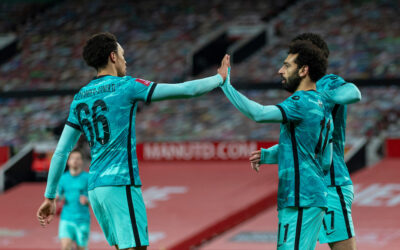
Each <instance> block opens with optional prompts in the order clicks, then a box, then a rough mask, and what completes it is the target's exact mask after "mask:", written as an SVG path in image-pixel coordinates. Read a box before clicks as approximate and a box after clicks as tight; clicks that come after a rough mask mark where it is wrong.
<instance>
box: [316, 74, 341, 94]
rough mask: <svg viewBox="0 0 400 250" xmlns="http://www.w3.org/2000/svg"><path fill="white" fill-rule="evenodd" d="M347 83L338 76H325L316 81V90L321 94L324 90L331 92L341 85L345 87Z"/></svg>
mask: <svg viewBox="0 0 400 250" xmlns="http://www.w3.org/2000/svg"><path fill="white" fill-rule="evenodd" d="M346 83H347V82H346V81H345V80H344V79H343V78H342V77H340V76H338V75H334V74H329V75H325V76H324V77H322V78H321V79H319V80H318V81H317V90H318V91H320V92H322V91H325V90H333V89H336V88H338V87H340V86H342V85H345V84H346Z"/></svg>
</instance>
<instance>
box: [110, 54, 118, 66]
mask: <svg viewBox="0 0 400 250" xmlns="http://www.w3.org/2000/svg"><path fill="white" fill-rule="evenodd" d="M110 60H111V62H113V63H115V62H116V61H117V53H116V52H114V51H113V52H111V53H110Z"/></svg>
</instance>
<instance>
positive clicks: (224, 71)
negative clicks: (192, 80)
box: [217, 54, 231, 82]
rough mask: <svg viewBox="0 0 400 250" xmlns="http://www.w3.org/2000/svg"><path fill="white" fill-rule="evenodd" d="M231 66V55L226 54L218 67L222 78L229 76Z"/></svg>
mask: <svg viewBox="0 0 400 250" xmlns="http://www.w3.org/2000/svg"><path fill="white" fill-rule="evenodd" d="M230 66H231V63H230V55H228V54H225V56H224V58H222V61H221V66H220V67H219V68H218V71H217V72H218V74H220V75H221V76H222V78H223V79H224V82H225V79H226V77H227V76H228V68H229V67H230Z"/></svg>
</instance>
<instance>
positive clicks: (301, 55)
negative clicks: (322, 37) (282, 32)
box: [288, 41, 328, 82]
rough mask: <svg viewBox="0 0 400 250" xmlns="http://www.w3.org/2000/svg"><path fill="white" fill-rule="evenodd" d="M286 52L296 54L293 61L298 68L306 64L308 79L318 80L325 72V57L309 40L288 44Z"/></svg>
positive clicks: (326, 63)
mask: <svg viewBox="0 0 400 250" xmlns="http://www.w3.org/2000/svg"><path fill="white" fill-rule="evenodd" d="M288 54H298V55H297V58H296V59H295V61H294V62H295V63H296V64H297V66H298V67H299V68H301V67H303V66H305V65H307V66H308V72H309V76H310V79H311V80H312V81H314V82H316V81H318V80H319V79H320V78H321V77H323V76H324V75H325V74H326V68H327V65H328V61H327V58H326V57H325V56H324V54H323V52H322V50H321V49H319V48H318V47H317V46H315V45H314V44H312V43H311V42H309V41H295V42H292V43H291V44H290V45H289V51H288Z"/></svg>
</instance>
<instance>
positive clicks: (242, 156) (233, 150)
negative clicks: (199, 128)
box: [136, 141, 277, 161]
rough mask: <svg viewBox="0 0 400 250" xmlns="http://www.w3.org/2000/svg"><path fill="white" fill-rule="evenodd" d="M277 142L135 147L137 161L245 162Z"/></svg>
mask: <svg viewBox="0 0 400 250" xmlns="http://www.w3.org/2000/svg"><path fill="white" fill-rule="evenodd" d="M276 143H277V142H266V141H258V142H257V141H234V142H149V143H140V144H138V145H137V146H136V150H137V151H136V152H137V157H138V160H144V161H208V160H212V161H215V160H221V161H224V160H247V159H248V158H249V157H250V153H251V152H253V151H255V150H258V149H260V148H261V147H264V148H267V147H270V146H272V145H274V144H276Z"/></svg>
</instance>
